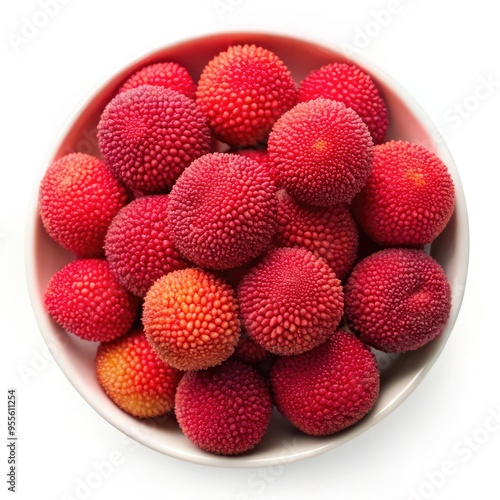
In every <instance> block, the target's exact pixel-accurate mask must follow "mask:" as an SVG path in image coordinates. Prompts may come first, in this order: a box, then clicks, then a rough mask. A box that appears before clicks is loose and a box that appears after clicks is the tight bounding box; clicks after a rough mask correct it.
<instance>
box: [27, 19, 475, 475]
mask: <svg viewBox="0 0 500 500" xmlns="http://www.w3.org/2000/svg"><path fill="white" fill-rule="evenodd" d="M220 36H234V37H240V38H241V37H246V38H248V39H251V38H252V37H256V38H258V37H262V36H269V37H272V38H277V39H281V40H283V41H286V40H289V41H294V42H302V43H306V44H309V45H314V46H316V47H318V48H324V49H327V50H328V51H329V52H331V53H335V54H337V55H341V56H342V57H344V58H348V59H349V60H350V61H352V63H354V64H357V65H359V66H361V67H362V68H363V69H364V70H366V71H367V72H368V73H370V74H371V75H372V76H373V77H374V78H375V79H376V80H378V81H379V82H383V83H384V85H386V86H389V87H390V88H391V90H392V91H394V93H395V94H396V95H397V96H398V97H400V98H401V100H402V101H403V102H404V103H405V104H406V105H407V106H408V108H409V109H410V111H411V113H412V114H413V115H414V116H415V117H416V118H417V120H418V121H419V122H420V123H421V124H422V125H423V127H424V128H425V130H426V131H434V130H435V131H437V128H436V126H435V124H434V123H433V122H432V120H431V119H430V117H429V116H428V115H427V113H426V112H425V111H424V110H423V108H422V107H421V105H420V104H419V103H418V102H417V101H416V99H415V98H414V97H413V96H412V95H411V94H410V93H409V92H408V91H407V90H406V89H405V88H404V87H403V86H402V85H401V84H400V83H399V82H398V81H396V80H395V79H394V78H393V77H392V76H391V75H390V74H388V73H387V72H386V71H385V70H383V69H382V68H380V67H379V66H378V65H376V64H374V63H373V62H372V61H370V60H368V59H367V58H365V57H364V56H362V55H360V54H358V53H346V50H345V48H344V47H343V46H342V42H340V41H332V40H326V39H323V38H322V37H316V36H315V37H311V36H310V35H309V34H307V33H306V34H304V33H300V32H297V31H296V30H294V33H293V34H292V33H290V32H287V31H283V30H275V29H272V30H271V29H246V28H242V29H238V30H234V29H227V30H226V29H219V30H209V31H206V32H201V33H198V34H196V35H193V36H189V37H186V38H182V39H178V40H176V41H174V42H172V43H167V44H164V45H157V46H154V47H151V48H150V49H148V50H146V51H144V52H143V53H142V54H140V55H138V56H136V57H134V58H133V59H132V60H130V59H129V60H128V62H127V63H126V64H121V65H119V66H118V67H114V68H113V69H112V70H111V71H109V72H108V73H107V74H106V76H105V77H103V78H101V79H100V81H99V82H98V83H97V84H96V85H94V86H92V88H91V90H90V92H89V93H87V95H86V97H84V98H82V99H81V100H80V102H79V103H78V104H77V105H76V106H75V107H74V109H73V111H72V112H71V113H70V114H69V115H68V117H67V118H66V120H64V122H63V124H62V125H61V127H60V129H59V132H58V133H57V134H56V136H55V138H54V139H53V141H52V144H51V145H50V147H49V148H48V150H47V153H46V155H45V156H44V158H43V162H42V165H41V167H40V168H39V171H38V172H37V175H36V176H35V179H34V184H33V188H32V193H31V197H30V202H29V206H28V213H27V221H26V232H25V271H26V281H27V288H28V294H29V298H30V302H31V306H32V310H33V313H34V315H35V319H36V322H37V324H38V327H39V330H40V333H41V334H42V337H43V339H44V341H45V342H46V344H47V346H48V348H49V350H50V351H51V354H52V355H53V357H54V360H55V361H56V363H57V364H58V366H59V368H60V369H61V370H62V372H63V373H64V375H65V376H66V378H67V379H68V380H69V382H70V383H71V384H72V386H73V387H74V388H75V389H76V390H77V392H78V393H79V394H80V395H81V396H82V397H83V398H84V400H85V401H86V402H87V403H88V404H89V405H90V406H91V407H92V408H93V409H94V410H95V411H96V412H97V413H98V414H99V415H100V416H101V417H103V418H104V419H105V420H106V421H107V422H109V423H110V424H111V425H113V426H114V427H115V428H117V429H119V430H120V431H122V432H123V433H125V434H126V435H127V436H129V437H130V438H132V439H134V440H135V441H138V442H139V443H141V444H143V445H145V446H147V447H149V448H151V449H154V450H155V451H158V452H159V453H162V454H164V455H168V456H171V457H174V458H178V459H182V460H185V461H189V462H192V463H196V464H201V465H209V466H214V467H229V468H252V467H267V466H275V465H282V464H285V463H289V462H293V461H297V460H301V459H304V458H308V457H311V456H316V455H319V454H322V453H325V452H327V451H329V450H331V449H333V448H336V447H338V446H340V445H341V444H343V443H345V442H347V441H350V440H351V439H353V438H354V437H356V436H358V435H360V434H361V433H363V432H366V431H367V430H369V429H371V428H372V427H373V426H375V425H376V424H377V423H379V422H380V421H381V420H382V419H383V418H385V417H386V416H388V415H389V414H390V413H392V412H393V411H394V410H396V409H397V408H398V407H399V406H400V405H401V404H402V403H403V402H404V401H405V400H406V398H407V397H409V396H410V394H412V393H413V391H414V390H415V388H416V387H417V386H418V385H419V383H420V382H421V381H422V379H423V378H424V377H425V375H426V374H427V373H428V371H429V370H430V369H431V367H432V366H433V365H434V363H435V362H436V360H437V358H438V357H439V356H440V354H441V352H442V350H443V348H444V345H445V344H446V342H447V340H448V338H449V335H450V333H451V331H452V329H453V327H454V325H455V322H456V320H457V317H458V314H459V310H460V306H461V303H462V301H463V296H464V291H465V285H466V280H467V272H468V265H469V245H470V243H469V221H468V214H467V205H466V200H465V195H464V191H463V187H462V183H461V180H460V176H459V173H458V169H457V167H456V164H455V161H454V160H453V157H452V155H451V152H450V150H449V148H448V146H447V145H446V143H445V142H444V141H437V142H436V141H433V147H434V148H435V149H436V152H437V154H438V156H439V157H440V158H442V159H443V161H444V162H445V164H446V165H447V167H448V169H449V170H450V173H451V174H452V176H453V181H454V183H455V200H456V206H455V210H456V211H457V210H459V211H460V224H459V225H458V227H457V231H458V236H457V240H458V245H457V248H456V251H457V252H459V256H458V257H457V258H458V260H459V261H460V266H459V268H458V271H457V273H458V275H457V276H456V280H457V281H458V282H459V283H460V286H461V288H460V289H459V293H457V294H454V296H453V300H454V302H453V306H452V311H453V314H450V318H449V320H448V322H447V326H446V330H447V335H446V337H445V338H444V339H443V340H442V341H441V342H440V344H439V346H438V348H437V349H435V350H434V351H433V353H432V356H431V357H430V358H428V359H427V360H426V361H425V363H424V365H423V366H422V367H421V368H420V370H419V371H418V372H417V373H416V374H415V376H414V377H413V378H412V379H411V380H410V382H409V383H408V384H407V385H406V386H405V387H404V389H403V390H402V391H400V393H399V394H398V395H397V396H396V397H395V398H394V399H393V400H391V402H390V403H389V404H387V405H386V406H385V407H384V408H382V409H381V410H380V411H378V412H377V413H376V414H375V415H372V417H371V418H370V419H369V420H366V419H364V420H362V421H360V422H359V423H358V424H357V425H356V426H354V427H351V428H350V429H349V432H348V433H345V434H342V435H341V436H338V437H337V439H336V440H335V441H333V442H327V443H326V444H325V443H320V442H318V446H317V447H315V448H314V449H312V450H308V451H305V452H301V453H294V454H290V455H283V454H282V455H280V456H274V457H268V458H253V457H252V456H244V455H241V456H239V457H224V456H219V455H212V454H197V455H193V454H191V453H189V451H181V450H178V449H177V448H168V447H167V448H166V447H165V446H161V443H159V442H157V441H155V440H154V439H151V438H150V437H149V435H148V434H140V433H139V435H138V433H137V432H133V428H132V427H131V425H130V420H129V417H128V416H126V417H124V418H121V417H120V414H119V413H117V414H115V415H109V414H108V413H107V412H105V411H102V410H101V409H100V408H99V406H98V405H96V404H95V401H94V399H93V397H92V392H91V390H90V389H89V388H88V387H86V386H85V385H84V384H81V383H79V381H78V380H77V378H76V376H75V374H74V371H75V370H74V367H73V365H72V364H71V362H69V360H68V359H66V357H65V356H62V355H61V352H60V350H59V349H55V348H54V339H53V338H52V336H51V334H50V333H49V332H50V331H51V330H52V329H53V324H52V322H51V319H50V318H49V317H48V314H47V312H46V310H45V307H44V304H43V299H41V298H40V297H39V292H38V290H37V287H36V278H35V276H36V269H37V262H36V257H35V256H36V253H35V252H34V248H35V235H36V227H37V224H38V223H39V214H38V189H39V184H40V181H41V179H42V177H43V175H44V173H45V171H46V169H47V167H48V165H50V163H51V162H52V161H53V160H54V159H55V157H56V155H57V153H58V150H59V148H60V145H61V143H62V141H63V139H64V138H65V137H66V135H67V134H68V132H69V130H70V129H71V127H72V126H73V125H74V123H75V122H76V121H77V119H78V118H79V117H80V116H81V115H82V114H83V113H84V111H85V109H86V108H87V107H88V106H89V105H90V104H91V103H92V102H93V101H94V100H95V99H96V97H97V96H98V95H99V94H100V93H101V92H102V91H103V90H104V89H105V88H106V87H107V86H108V85H109V84H110V83H111V82H112V81H113V80H114V79H115V78H116V77H117V76H118V75H119V74H123V73H125V72H126V71H129V70H130V69H131V68H132V67H134V66H137V65H138V64H140V63H141V61H144V60H146V59H148V58H151V57H154V56H155V55H156V54H157V53H159V52H160V51H163V50H166V49H171V50H175V49H176V48H177V47H181V46H183V45H185V44H187V43H192V42H196V41H198V42H199V41H202V40H204V39H208V38H215V37H220ZM443 333H444V332H443ZM122 413H123V412H122ZM141 424H142V421H137V425H138V426H140V425H141Z"/></svg>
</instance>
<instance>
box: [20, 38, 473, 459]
mask: <svg viewBox="0 0 500 500" xmlns="http://www.w3.org/2000/svg"><path fill="white" fill-rule="evenodd" d="M244 43H255V44H257V45H263V46H264V47H266V48H268V49H270V50H272V51H273V52H275V53H276V54H277V55H278V56H279V57H280V58H281V59H282V60H283V61H284V62H285V64H286V65H287V66H288V68H289V69H290V70H291V72H292V74H293V76H294V78H295V79H296V80H297V82H298V81H300V80H301V79H302V78H303V77H304V76H305V75H306V74H307V73H309V72H310V71H311V70H313V69H316V68H319V67H320V66H322V65H324V64H327V63H329V62H333V61H340V62H349V61H350V62H354V63H356V64H358V65H359V66H361V67H362V68H364V69H365V70H366V71H367V72H368V73H370V74H371V76H372V77H373V78H374V80H375V81H376V83H377V84H378V87H379V88H380V90H381V92H382V94H383V96H384V98H385V100H386V102H387V104H388V107H389V111H390V123H391V124H390V127H389V131H388V136H387V139H388V140H389V139H403V140H408V141H412V142H416V143H420V144H423V145H425V146H426V147H427V148H429V149H430V150H432V151H434V152H435V153H436V154H437V155H438V156H439V157H440V158H441V159H442V160H443V161H444V163H445V164H446V165H447V166H448V169H449V171H450V173H451V175H452V177H453V180H454V182H455V188H456V208H455V213H454V215H453V217H452V219H451V221H450V223H449V224H448V226H447V227H446V229H445V230H444V232H443V233H442V234H441V235H440V236H439V237H438V238H437V240H436V241H435V242H434V243H433V244H432V247H431V255H432V256H433V257H434V258H436V259H437V260H438V261H439V262H440V264H441V265H442V266H443V268H444V270H445V272H446V275H447V277H448V280H449V282H450V284H451V288H452V297H453V302H452V308H451V314H450V318H449V320H448V323H447V324H446V327H445V329H444V331H443V333H442V334H441V335H440V336H439V337H438V338H437V339H436V340H435V341H433V342H431V343H430V344H428V345H427V346H425V347H423V348H422V349H419V350H417V351H414V352H411V353H408V354H405V355H401V356H399V357H397V358H396V359H392V357H389V356H388V355H385V356H384V355H382V357H381V358H380V362H381V368H382V381H381V391H380V396H379V398H378V400H377V402H376V404H375V406H374V407H373V409H372V410H371V411H370V413H369V414H368V415H367V416H366V417H365V418H363V419H362V420H361V421H360V422H358V423H357V424H356V425H354V426H352V427H350V428H349V429H346V430H344V431H342V432H339V433H337V434H334V435H331V436H325V437H311V436H307V435H305V434H303V433H301V432H300V431H298V430H296V429H295V428H293V427H292V426H291V425H290V424H288V423H286V422H285V421H284V420H283V419H282V418H281V416H280V415H279V414H278V413H277V412H276V411H275V412H274V414H273V417H272V419H271V424H270V427H269V429H268V431H267V432H266V434H265V436H264V438H263V440H262V441H261V443H259V444H258V446H257V447H256V448H255V449H254V450H252V451H250V452H247V453H246V454H243V455H240V456H236V457H221V456H217V455H213V454H210V453H206V452H204V451H202V450H200V449H198V448H197V447H196V446H194V445H193V444H192V443H191V442H190V441H189V440H188V439H187V438H186V437H185V436H184V435H183V434H182V432H181V431H180V429H179V428H178V426H177V424H176V422H175V419H174V418H173V417H166V418H163V419H155V420H146V421H143V420H138V419H136V418H134V417H131V416H129V415H127V414H126V413H124V412H123V411H122V410H120V409H119V408H118V407H117V406H115V405H114V404H113V403H112V402H111V400H109V399H108V397H107V396H106V395H105V394H104V392H103V391H102V389H101V387H100V386H99V384H98V382H97V378H96V376H95V370H94V355H95V350H96V347H97V345H96V344H94V343H91V342H86V341H83V340H80V339H78V338H77V337H75V336H73V335H70V334H68V333H66V332H65V331H64V330H63V329H62V328H60V327H59V326H58V325H57V324H56V323H55V322H53V321H52V320H51V318H50V317H49V316H48V314H47V312H46V310H45V308H44V304H43V294H44V291H45V288H46V285H47V283H48V281H49V279H50V277H51V276H52V275H53V274H54V273H55V272H56V271H58V270H59V269H61V268H62V267H63V265H65V264H66V263H68V262H69V261H71V260H73V255H72V254H70V253H69V252H66V251H64V250H63V249H61V248H60V247H59V246H58V245H57V244H56V243H54V242H53V241H52V240H51V239H50V237H49V236H48V235H47V234H46V232H45V230H44V228H43V227H42V224H41V221H40V218H39V215H38V189H35V192H34V193H33V199H32V203H31V208H30V212H29V219H28V227H27V253H26V266H27V277H28V287H29V293H30V297H31V301H32V306H33V310H34V313H35V316H36V319H37V322H38V325H39V327H40V330H41V332H42V335H43V337H44V339H45V341H46V343H47V345H48V347H49V348H50V350H51V352H52V354H53V356H54V359H55V360H56V361H57V363H58V364H59V366H60V368H61V369H62V371H63V372H64V373H65V375H66V376H67V377H68V379H69V380H70V382H71V383H72V384H73V386H74V387H75V389H76V390H77V391H78V392H79V393H80V394H81V395H82V396H83V397H84V398H85V400H86V401H87V402H88V403H89V404H90V405H91V406H92V407H93V408H94V409H95V410H96V411H97V412H98V413H99V414H100V415H101V416H102V417H104V418H105V419H106V420H107V421H108V422H110V423H111V424H112V425H114V426H115V427H116V428H118V429H120V430H121V431H122V432H124V433H125V434H127V435H128V436H130V437H132V438H133V439H135V440H137V441H138V442H140V443H142V444H144V445H146V446H148V447H150V448H152V449H155V450H157V451H159V452H160V453H164V454H166V455H170V456H172V457H177V458H180V459H184V460H188V461H191V462H196V463H200V464H206V465H213V466H223V467H261V466H270V465H276V464H282V463H286V462H292V461H295V460H300V459H303V458H307V457H311V456H313V455H317V454H319V453H323V452H325V451H328V450H332V449H333V448H336V447H337V446H339V445H341V444H342V443H344V442H346V441H348V440H350V439H352V438H353V437H355V436H357V435H358V434H361V433H362V432H364V431H366V430H367V429H369V428H370V427H372V426H374V425H375V424H377V423H378V422H380V420H382V419H383V418H384V417H386V416H387V415H388V414H389V413H390V412H392V411H393V410H394V409H395V408H396V407H398V406H399V405H400V404H401V403H402V402H403V401H404V400H405V399H406V397H407V396H408V395H409V394H410V393H411V392H412V391H413V390H414V389H415V387H416V386H417V385H418V384H419V383H420V382H421V380H422V379H423V377H424V376H425V374H426V373H427V371H428V370H429V368H430V367H431V366H432V364H433V363H434V362H435V361H436V359H437V357H438V355H439V354H440V352H441V350H442V349H443V347H444V345H445V343H446V341H447V339H448V337H449V335H450V333H451V331H452V328H453V325H454V323H455V320H456V318H457V315H458V311H459V308H460V304H461V302H462V297H463V294H464V287H465V280H466V275H467V266H468V251H469V229H468V220H467V209H466V204H465V199H464V193H463V190H462V186H461V183H460V178H459V175H458V171H457V168H456V166H455V163H454V162H453V159H452V157H451V154H450V152H449V150H448V148H447V147H446V145H445V144H444V143H443V142H442V140H441V141H440V140H439V136H438V135H437V134H436V128H435V126H434V125H433V124H432V123H431V121H430V120H429V118H428V117H427V116H426V114H425V113H424V112H423V111H422V109H421V108H420V106H419V105H418V104H417V103H416V102H415V101H414V99H413V98H412V97H411V96H410V95H409V94H408V93H407V92H406V91H405V90H404V89H403V88H401V86H400V85H399V84H397V83H396V82H395V81H394V80H393V79H392V78H390V77H389V76H388V75H386V74H385V73H384V72H383V71H381V70H380V69H379V68H377V67H375V66H373V65H372V64H370V63H368V62H367V61H365V60H363V59H360V58H359V57H357V56H356V57H353V56H349V57H348V56H346V54H345V53H344V52H343V51H342V49H341V48H340V47H335V46H333V45H332V44H330V43H328V45H326V46H325V45H323V44H321V45H320V44H317V43H315V42H311V41H308V40H304V39H297V38H291V37H289V36H284V35H276V34H268V33H251V32H249V33H245V32H243V33H241V32H240V33H223V34H217V35H208V36H203V37H200V38H196V39H192V40H188V41H184V42H181V43H178V44H175V45H171V46H168V47H165V48H160V49H158V50H155V51H154V52H151V53H149V54H146V55H145V56H144V57H142V58H140V59H139V60H137V61H135V62H133V63H132V64H130V65H129V66H127V67H126V68H125V69H123V70H121V71H119V72H118V73H116V74H114V75H113V76H111V78H109V79H108V80H107V81H106V82H105V83H104V84H103V85H102V86H100V88H98V89H97V90H96V91H95V92H94V93H93V94H92V95H91V96H90V97H89V98H88V100H87V101H86V102H85V103H84V104H83V105H82V107H81V108H80V110H79V111H78V112H77V113H76V115H75V116H74V117H73V119H72V120H71V121H70V122H69V124H68V126H67V127H66V128H65V129H64V130H63V131H62V133H61V135H60V138H59V140H58V141H57V142H56V146H55V148H54V150H53V151H52V153H51V154H50V156H49V158H48V161H47V162H46V164H44V165H43V170H42V171H41V172H40V179H41V177H42V176H43V173H44V172H45V169H46V168H47V167H48V165H49V164H50V163H52V161H54V160H55V159H57V158H59V157H61V156H63V155H64V154H67V153H69V152H73V151H81V152H85V153H90V154H94V155H98V154H99V152H98V148H97V141H96V139H95V132H96V126H97V123H98V120H99V116H100V114H101V112H102V110H103V109H104V107H105V105H106V104H107V103H108V102H109V100H110V99H111V98H112V97H113V95H114V93H115V92H116V90H117V89H118V87H119V86H120V85H121V83H123V81H124V80H125V79H126V78H127V77H128V76H130V75H131V74H132V73H133V72H134V71H135V70H137V69H138V68H140V67H142V66H144V65H146V64H150V63H153V62H158V61H161V60H173V61H177V62H179V63H181V64H183V65H184V66H185V67H186V68H187V69H188V70H189V71H190V73H191V75H192V76H193V77H194V78H195V80H196V79H197V78H198V76H199V74H200V72H201V70H202V69H203V67H204V65H205V64H206V63H207V62H208V61H209V60H210V59H211V58H212V57H213V56H214V55H216V54H217V53H218V52H220V51H222V50H225V49H226V48H227V46H228V45H232V44H244ZM40 179H39V180H40ZM388 365H389V366H388Z"/></svg>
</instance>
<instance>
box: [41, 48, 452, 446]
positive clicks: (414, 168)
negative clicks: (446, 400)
mask: <svg viewBox="0 0 500 500" xmlns="http://www.w3.org/2000/svg"><path fill="white" fill-rule="evenodd" d="M388 125H389V113H388V110H387V107H386V104H385V102H384V100H383V97H382V95H381V93H380V92H379V90H378V89H377V87H376V85H375V83H374V81H373V80H372V78H371V77H370V76H369V75H368V74H366V73H365V72H364V71H362V70H361V69H360V68H358V67H357V66H354V65H351V64H343V63H342V64H341V63H336V62H333V63H331V64H328V65H326V66H324V67H322V68H319V69H317V70H316V71H313V72H312V73H310V74H309V75H308V76H307V77H306V78H305V79H304V80H303V81H302V82H300V85H298V87H297V85H296V83H295V81H294V79H293V75H291V74H290V72H289V70H288V69H287V67H286V66H285V64H284V63H283V62H282V61H281V60H280V59H279V58H278V56H277V55H275V54H273V53H272V52H270V51H269V50H267V49H265V48H263V47H257V46H255V45H244V46H240V45H238V46H232V47H229V48H228V49H227V50H226V51H224V52H222V53H220V54H218V55H217V56H216V57H214V58H213V59H212V60H211V61H209V62H208V64H207V65H206V67H205V69H204V70H203V72H202V73H201V76H200V78H199V81H198V84H197V85H196V84H195V83H194V81H193V79H192V77H191V76H190V75H189V73H188V71H187V70H186V69H184V68H183V67H181V66H180V65H178V64H177V63H174V62H160V63H157V64H153V65H150V66H147V67H144V68H143V69H141V70H140V71H138V72H137V73H135V74H134V75H132V76H131V77H130V78H129V79H128V80H127V81H126V82H124V83H123V85H122V86H121V87H120V88H119V89H118V90H117V93H116V95H115V97H114V98H113V99H112V100H111V101H110V102H109V103H108V105H107V106H106V108H105V109H104V110H103V112H102V115H101V119H100V122H99V126H98V135H97V138H98V143H99V149H100V152H101V155H102V157H101V158H97V157H93V156H89V155H87V154H82V153H72V154H68V155H66V156H63V157H61V158H59V159H58V160H57V161H55V162H54V163H53V164H52V165H51V166H50V167H49V169H48V170H47V172H46V174H45V176H44V178H43V180H42V183H41V186H40V198H39V202H40V215H41V219H42V222H43V225H44V227H45V229H46V231H47V232H48V234H49V235H50V236H51V237H52V238H53V239H54V240H55V241H56V242H57V243H59V244H60V245H61V246H62V247H63V248H65V249H67V250H69V251H71V252H73V253H74V254H76V257H77V259H76V260H74V261H73V262H71V263H70V264H68V265H67V266H65V267H64V268H63V269H61V270H60V271H59V272H57V273H56V274H55V275H54V276H53V277H52V279H51V280H50V282H49V284H48V287H47V290H46V293H45V303H46V307H47V310H48V312H49V314H50V315H51V316H52V318H53V319H54V320H55V321H56V322H57V323H58V324H59V325H61V326H62V327H63V328H65V329H66V330H67V331H68V332H70V333H72V334H74V335H77V336H79V337H81V338H83V339H85V340H88V341H96V342H100V345H99V347H98V349H97V357H96V373H97V378H98V380H99V383H100V384H101V386H102V388H103V389H104V391H105V392H106V394H107V395H108V396H109V397H110V398H111V399H112V400H113V401H114V402H115V403H116V404H117V405H118V406H119V407H120V408H121V409H123V410H124V411H126V412H128V413H130V414H131V415H134V416H136V417H139V418H148V417H155V416H159V415H163V414H165V413H167V412H174V413H175V417H176V419H177V421H178V423H179V425H180V428H181V429H182V431H183V432H184V433H185V435H186V436H187V437H188V438H189V439H191V440H192V441H193V442H194V443H195V444H196V445H197V446H199V447H200V448H202V449H203V450H207V451H210V452H214V453H219V454H226V455H232V454H238V453H243V452H245V451H247V450H250V449H252V448H253V447H254V446H255V445H256V444H257V443H258V442H259V441H260V440H261V438H262V437H263V435H264V433H265V431H266V428H267V426H268V423H269V419H270V417H271V412H272V407H273V404H274V405H275V406H276V407H277V409H278V410H279V412H280V413H281V414H282V415H283V416H284V417H285V418H286V419H287V420H289V421H290V422H291V423H292V424H293V425H294V426H296V427H297V428H299V429H300V430H302V431H303V432H305V433H307V434H310V435H316V436H321V435H327V434H331V433H334V432H337V431H340V430H341V429H344V428H346V427H348V426H350V425H353V424H354V423H356V422H357V421H359V420H360V419H361V418H362V417H363V416H365V415H366V414H367V413H368V412H369V410H370V409H371V408H372V406H373V405H374V403H375V401H376V399H377V396H378V393H379V388H380V374H379V369H378V366H377V361H376V357H375V355H374V354H373V352H372V350H371V348H375V349H379V350H382V351H386V352H390V353H403V352H407V351H410V350H414V349H418V348H420V347H421V346H423V345H424V344H426V343H428V342H429V341H431V340H433V339H434V338H436V337H437V336H438V335H439V334H440V333H441V332H442V330H443V328H444V325H445V324H446V321H447V318H448V315H449V312H450V307H451V293H450V286H449V284H448V282H447V279H446V276H445V274H444V272H443V269H442V268H441V267H440V265H439V264H438V263H437V262H436V261H435V260H434V259H433V258H432V257H431V256H429V255H428V254H427V253H425V251H424V246H425V245H428V244H429V243H431V242H432V241H433V240H434V239H435V238H436V237H437V236H438V235H439V234H440V233H441V231H442V230H443V229H444V227H445V226H446V224H447V223H448V221H449V220H450V217H451V215H452V212H453V210H454V199H455V196H454V186H453V182H452V179H451V177H450V175H449V173H448V171H447V168H446V166H445V165H444V164H443V163H442V162H441V161H440V160H439V159H438V158H437V157H436V156H435V155H434V154H433V153H431V152H430V151H428V150H426V149H425V148H424V147H422V146H420V145H417V144H412V143H409V142H404V141H390V142H384V140H385V135H386V131H387V128H388ZM358 228H359V229H358ZM359 230H362V234H363V238H364V241H367V242H370V245H368V247H369V248H371V249H372V250H373V249H375V248H376V249H377V251H372V252H371V253H370V250H367V249H366V248H359V244H358V232H359ZM362 241H363V240H362ZM368 247H367V248H368ZM141 323H142V324H141Z"/></svg>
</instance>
